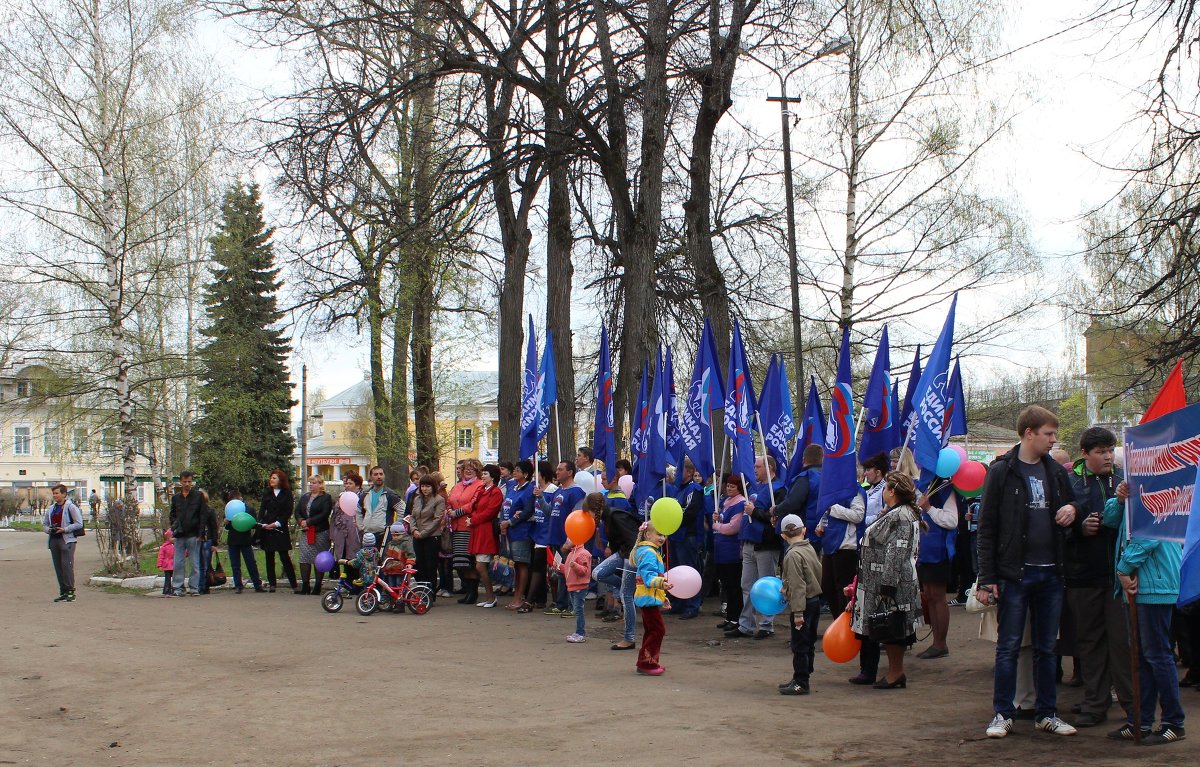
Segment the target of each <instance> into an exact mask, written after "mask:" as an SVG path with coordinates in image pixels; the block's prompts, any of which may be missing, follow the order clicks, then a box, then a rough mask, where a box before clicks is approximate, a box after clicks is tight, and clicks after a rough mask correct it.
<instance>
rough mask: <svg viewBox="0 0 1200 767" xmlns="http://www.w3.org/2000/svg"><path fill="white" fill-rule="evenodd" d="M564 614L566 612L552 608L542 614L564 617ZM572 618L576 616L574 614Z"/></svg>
mask: <svg viewBox="0 0 1200 767" xmlns="http://www.w3.org/2000/svg"><path fill="white" fill-rule="evenodd" d="M563 612H565V611H564V610H560V609H558V608H557V607H550V608H547V609H546V610H545V611H544V612H543V613H542V614H543V615H562V614H563ZM572 617H574V614H572Z"/></svg>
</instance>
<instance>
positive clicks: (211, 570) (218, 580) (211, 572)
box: [205, 553, 227, 589]
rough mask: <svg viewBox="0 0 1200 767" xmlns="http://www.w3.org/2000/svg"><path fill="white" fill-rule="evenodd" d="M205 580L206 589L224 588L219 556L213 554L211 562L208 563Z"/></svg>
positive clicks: (223, 570) (222, 569) (223, 572)
mask: <svg viewBox="0 0 1200 767" xmlns="http://www.w3.org/2000/svg"><path fill="white" fill-rule="evenodd" d="M205 580H206V581H207V583H208V587H209V588H210V589H211V588H213V587H214V586H224V585H225V581H226V580H227V579H226V578H225V568H224V567H223V566H222V565H221V555H220V554H217V553H213V557H212V561H211V562H209V567H208V572H207V573H206V574H205Z"/></svg>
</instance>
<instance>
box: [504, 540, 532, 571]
mask: <svg viewBox="0 0 1200 767" xmlns="http://www.w3.org/2000/svg"><path fill="white" fill-rule="evenodd" d="M508 556H509V558H510V559H511V560H512V561H514V562H516V563H517V564H522V565H527V564H529V563H530V562H532V561H533V541H530V540H524V541H509V542H508Z"/></svg>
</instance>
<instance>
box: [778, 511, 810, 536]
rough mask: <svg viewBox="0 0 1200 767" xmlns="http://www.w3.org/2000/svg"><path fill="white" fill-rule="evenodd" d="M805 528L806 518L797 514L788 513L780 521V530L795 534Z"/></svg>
mask: <svg viewBox="0 0 1200 767" xmlns="http://www.w3.org/2000/svg"><path fill="white" fill-rule="evenodd" d="M802 530H804V520H803V519H801V518H800V517H799V516H798V515H796V514H788V515H787V516H786V517H784V518H783V519H782V520H780V522H779V532H781V533H787V534H788V535H795V534H796V533H799V532H801V531H802Z"/></svg>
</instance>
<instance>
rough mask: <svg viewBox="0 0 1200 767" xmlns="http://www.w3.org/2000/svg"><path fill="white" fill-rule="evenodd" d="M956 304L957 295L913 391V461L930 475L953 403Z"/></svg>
mask: <svg viewBox="0 0 1200 767" xmlns="http://www.w3.org/2000/svg"><path fill="white" fill-rule="evenodd" d="M957 304H958V294H957V293H956V294H955V295H954V299H953V300H952V301H951V302H950V311H949V312H948V313H947V314H946V323H945V324H944V325H943V326H942V332H941V333H940V334H939V335H938V339H937V342H936V343H934V345H933V351H932V352H931V353H930V355H929V362H928V363H926V365H925V371H924V372H923V373H921V380H919V381H917V388H916V389H915V390H914V392H913V415H914V420H913V427H912V432H913V437H912V449H913V458H915V459H916V461H917V466H920V467H921V468H922V469H927V470H928V471H931V472H932V471H935V470H936V469H937V459H938V453H940V452H941V450H942V423H943V421H944V419H945V416H946V405H947V403H948V402H949V400H950V388H949V385H948V384H949V376H950V349H951V347H952V346H953V345H954V308H955V306H956V305H957Z"/></svg>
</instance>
